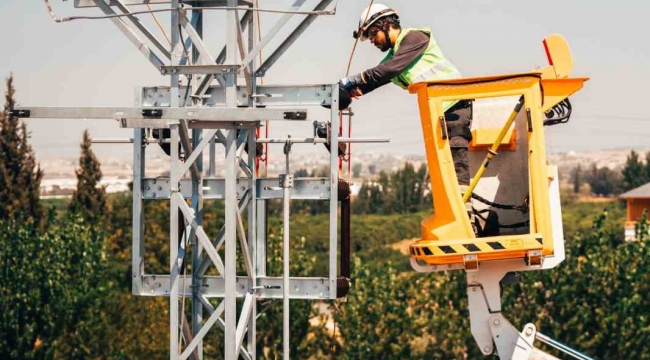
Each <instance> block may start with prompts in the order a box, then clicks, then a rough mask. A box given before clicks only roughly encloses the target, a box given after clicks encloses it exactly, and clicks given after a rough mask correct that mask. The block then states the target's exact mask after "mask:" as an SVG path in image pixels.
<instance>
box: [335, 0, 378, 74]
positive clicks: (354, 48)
mask: <svg viewBox="0 0 650 360" xmlns="http://www.w3.org/2000/svg"><path fill="white" fill-rule="evenodd" d="M374 2H375V0H370V4H369V5H368V9H370V7H371V6H372V4H373V3H374ZM336 3H337V4H336V5H338V1H337V2H336ZM334 10H336V6H335V7H334ZM369 15H370V11H368V12H367V13H366V18H365V19H363V22H362V23H360V24H359V28H358V29H357V31H360V30H361V27H362V26H363V24H365V23H366V21H368V16H369ZM358 43H359V37H357V38H356V39H354V45H353V46H352V51H351V52H350V58H349V59H348V66H347V68H346V70H345V76H348V75H350V66H351V65H352V58H354V53H355V51H356V49H357V44H358Z"/></svg>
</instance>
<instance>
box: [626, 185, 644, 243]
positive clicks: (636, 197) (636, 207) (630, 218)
mask: <svg viewBox="0 0 650 360" xmlns="http://www.w3.org/2000/svg"><path fill="white" fill-rule="evenodd" d="M620 198H621V199H625V200H627V221H626V222H625V240H636V234H635V231H634V229H635V226H636V223H637V221H638V220H639V219H640V218H641V216H643V212H644V211H645V210H647V211H648V212H649V213H650V183H647V184H645V185H642V186H639V187H638V188H636V189H632V190H630V191H628V192H626V193H625V194H622V195H621V196H620ZM646 221H647V220H646Z"/></svg>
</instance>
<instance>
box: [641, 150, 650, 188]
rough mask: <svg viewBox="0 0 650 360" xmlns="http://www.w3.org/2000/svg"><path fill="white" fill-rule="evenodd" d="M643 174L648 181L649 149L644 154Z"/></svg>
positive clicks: (649, 174) (649, 178) (649, 179)
mask: <svg viewBox="0 0 650 360" xmlns="http://www.w3.org/2000/svg"><path fill="white" fill-rule="evenodd" d="M643 176H644V177H645V180H646V181H647V182H648V181H650V151H648V152H647V153H646V154H645V164H644V166H643Z"/></svg>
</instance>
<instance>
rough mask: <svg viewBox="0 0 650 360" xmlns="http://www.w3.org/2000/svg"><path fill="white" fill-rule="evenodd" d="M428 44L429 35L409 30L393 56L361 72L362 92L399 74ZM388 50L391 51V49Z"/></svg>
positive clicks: (365, 92)
mask: <svg viewBox="0 0 650 360" xmlns="http://www.w3.org/2000/svg"><path fill="white" fill-rule="evenodd" d="M428 46H429V36H428V35H427V34H425V33H423V32H421V31H411V32H409V33H408V34H406V36H405V37H404V39H402V43H401V44H400V47H399V49H398V50H397V52H395V54H394V55H393V57H392V58H391V59H390V60H388V61H386V62H384V63H383V64H379V65H377V66H375V67H373V68H370V69H368V70H366V71H364V72H363V79H364V80H365V81H366V83H365V84H363V85H361V86H359V89H361V91H362V92H363V93H364V94H367V93H369V92H371V91H373V90H375V89H376V88H378V87H380V86H383V85H386V84H388V83H389V82H390V81H391V79H392V78H394V77H395V76H397V75H399V74H400V73H401V72H402V71H404V69H406V68H408V67H409V65H411V64H412V63H413V62H414V61H417V59H418V58H419V57H420V55H422V53H424V51H425V50H426V49H427V47H428ZM390 51H393V50H392V49H391V50H390Z"/></svg>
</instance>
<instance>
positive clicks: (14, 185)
mask: <svg viewBox="0 0 650 360" xmlns="http://www.w3.org/2000/svg"><path fill="white" fill-rule="evenodd" d="M6 83H7V92H6V94H5V106H4V110H3V111H2V113H1V114H0V154H1V155H0V219H10V218H12V219H23V220H29V219H31V221H34V222H36V223H38V222H40V220H41V219H42V217H43V215H44V212H43V209H42V208H41V205H40V202H39V188H40V185H41V179H42V178H43V171H41V168H40V166H39V165H37V164H36V159H35V157H34V151H33V150H32V147H31V146H30V145H29V143H28V142H27V140H28V139H29V133H28V132H27V126H26V125H25V123H24V122H21V121H20V120H19V119H18V118H17V117H15V116H12V115H11V110H12V109H13V108H14V106H15V105H16V101H15V100H14V94H15V93H16V89H15V88H14V86H13V76H10V77H9V78H7V79H6Z"/></svg>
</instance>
